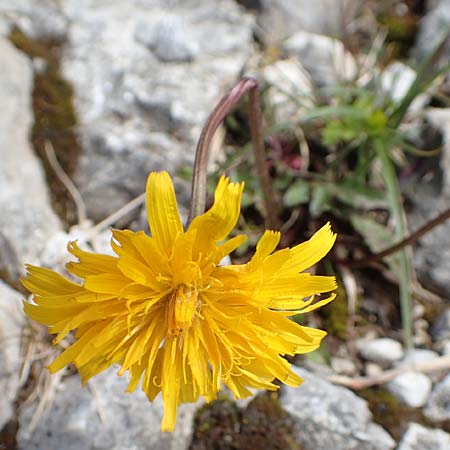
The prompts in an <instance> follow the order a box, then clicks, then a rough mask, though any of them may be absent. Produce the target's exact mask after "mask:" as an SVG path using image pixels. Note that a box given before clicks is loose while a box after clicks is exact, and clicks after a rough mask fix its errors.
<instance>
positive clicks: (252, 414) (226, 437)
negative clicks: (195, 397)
mask: <svg viewBox="0 0 450 450" xmlns="http://www.w3.org/2000/svg"><path fill="white" fill-rule="evenodd" d="M189 448H190V450H247V449H257V448H260V449H265V450H301V448H300V446H299V444H298V443H297V442H296V440H295V426H294V422H293V421H292V419H291V418H290V417H289V415H288V413H287V412H286V411H284V410H283V409H282V407H281V405H280V404H279V401H278V399H277V396H276V394H265V395H259V396H257V397H256V398H255V399H253V400H252V401H251V402H250V403H249V404H248V406H247V408H245V409H240V408H239V407H238V406H237V405H236V403H235V402H232V401H230V400H228V399H221V400H217V401H214V402H212V403H210V404H208V405H205V406H204V407H203V408H201V409H200V410H199V411H198V412H197V414H196V417H195V419H194V435H193V440H192V443H191V446H190V447H189Z"/></svg>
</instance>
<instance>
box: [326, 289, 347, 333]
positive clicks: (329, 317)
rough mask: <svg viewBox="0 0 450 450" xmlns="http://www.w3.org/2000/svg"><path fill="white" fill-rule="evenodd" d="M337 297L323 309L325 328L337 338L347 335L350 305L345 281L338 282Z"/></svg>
mask: <svg viewBox="0 0 450 450" xmlns="http://www.w3.org/2000/svg"><path fill="white" fill-rule="evenodd" d="M336 294H337V298H336V299H335V300H334V301H332V302H331V303H329V304H328V305H327V306H325V307H324V308H322V309H321V315H322V317H323V318H324V325H323V329H325V330H326V331H327V333H330V334H332V335H334V336H336V337H337V338H340V339H345V338H346V337H347V322H348V306H347V297H346V294H345V289H344V288H343V283H338V289H337V291H336Z"/></svg>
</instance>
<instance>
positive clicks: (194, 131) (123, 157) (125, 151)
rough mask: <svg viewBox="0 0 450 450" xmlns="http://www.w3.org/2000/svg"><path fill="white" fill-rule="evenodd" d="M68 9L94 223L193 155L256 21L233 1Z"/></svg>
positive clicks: (82, 172)
mask: <svg viewBox="0 0 450 450" xmlns="http://www.w3.org/2000/svg"><path fill="white" fill-rule="evenodd" d="M63 11H64V14H65V16H66V17H67V18H68V20H69V23H70V26H69V28H68V40H67V44H66V45H65V51H64V54H63V61H62V68H63V73H64V74H65V76H66V77H67V79H68V80H69V81H70V82H71V83H72V84H73V86H74V90H75V104H76V108H77V111H78V115H79V123H80V133H81V141H82V147H83V150H84V152H83V155H82V156H81V158H80V160H79V165H78V169H77V173H76V175H75V181H76V183H77V186H78V188H79V189H80V191H81V194H82V196H83V198H84V201H85V203H86V207H87V210H88V215H89V217H90V218H92V219H93V220H95V221H97V220H100V219H102V218H104V217H105V216H106V215H108V214H110V213H112V212H114V211H116V210H117V209H119V208H120V207H121V206H123V205H124V204H125V203H127V202H128V201H129V200H131V199H132V198H134V197H135V196H137V195H139V194H140V193H142V192H143V191H144V189H145V182H146V178H147V175H148V173H149V172H150V171H151V170H161V169H165V170H169V171H170V172H171V174H172V175H174V173H176V171H177V169H179V168H181V167H183V166H186V165H188V164H189V165H190V164H191V163H192V162H193V158H194V151H195V144H196V140H197V138H198V136H199V134H200V131H201V127H202V126H203V124H204V121H205V120H206V117H207V116H208V114H209V113H210V111H211V110H212V108H213V106H214V105H215V102H216V101H217V100H218V99H219V98H220V96H221V95H222V94H223V93H224V91H225V89H226V88H228V87H229V86H230V85H231V84H233V83H234V82H235V81H236V80H237V78H238V76H239V75H240V72H241V70H242V69H243V67H244V63H245V62H246V60H247V58H248V57H249V55H250V54H251V53H252V51H253V47H252V24H253V20H252V17H251V16H250V15H249V14H246V13H245V11H244V10H243V8H241V7H240V6H239V5H237V3H236V2H234V1H233V0H219V1H216V2H210V1H209V0H188V1H183V2H181V1H171V2H167V1H164V0H153V1H150V2H148V1H143V0H130V1H127V2H98V1H97V0H81V1H80V0H66V1H65V2H64V3H63ZM188 190H189V188H188V186H187V185H184V186H183V189H182V191H181V193H182V194H183V195H182V202H185V199H186V198H187V193H188Z"/></svg>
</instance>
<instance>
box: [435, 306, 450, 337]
mask: <svg viewBox="0 0 450 450" xmlns="http://www.w3.org/2000/svg"><path fill="white" fill-rule="evenodd" d="M431 336H432V337H433V339H434V340H435V341H442V340H446V339H450V307H447V308H446V309H445V311H444V312H442V313H441V314H440V315H439V317H438V318H437V319H436V321H435V322H434V323H433V325H432V327H431Z"/></svg>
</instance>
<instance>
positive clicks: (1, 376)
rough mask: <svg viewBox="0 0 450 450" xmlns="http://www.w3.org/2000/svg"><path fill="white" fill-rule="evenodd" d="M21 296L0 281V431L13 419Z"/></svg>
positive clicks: (18, 367) (18, 369)
mask: <svg viewBox="0 0 450 450" xmlns="http://www.w3.org/2000/svg"><path fill="white" fill-rule="evenodd" d="M21 300H22V295H21V294H20V293H19V292H17V291H14V290H13V289H11V288H10V287H8V286H7V285H6V284H4V283H2V282H1V281H0V392H1V395H0V430H1V429H2V428H3V426H4V425H5V423H6V422H8V420H10V419H11V418H12V417H13V412H14V401H15V400H16V396H17V391H18V389H19V373H20V366H21V358H20V341H21V339H20V337H21V332H22V326H23V323H24V316H23V313H22V311H21Z"/></svg>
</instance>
